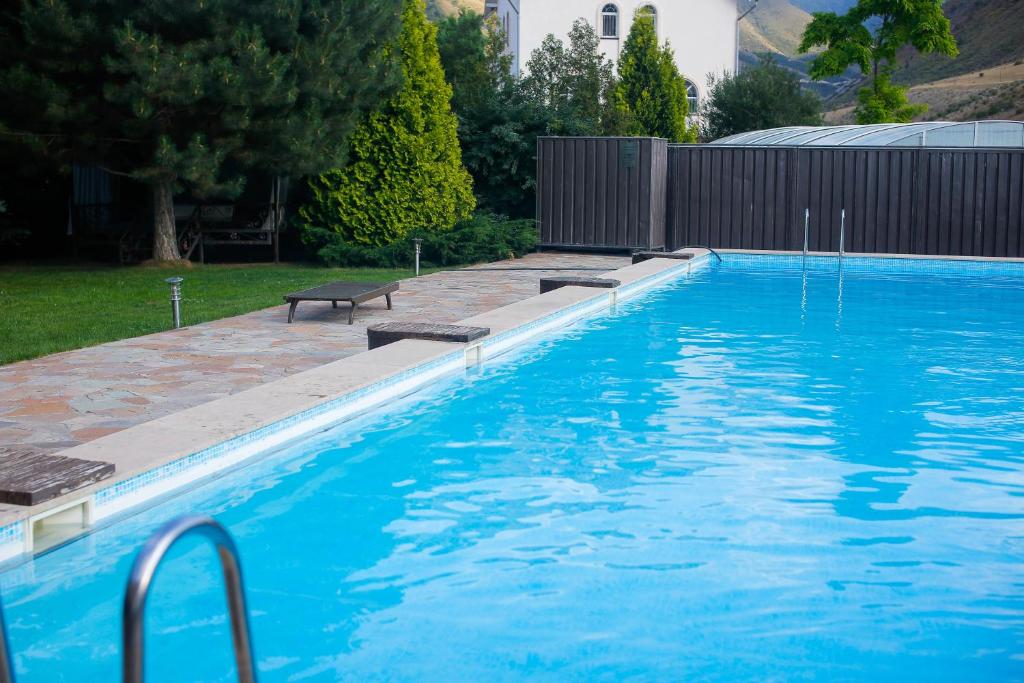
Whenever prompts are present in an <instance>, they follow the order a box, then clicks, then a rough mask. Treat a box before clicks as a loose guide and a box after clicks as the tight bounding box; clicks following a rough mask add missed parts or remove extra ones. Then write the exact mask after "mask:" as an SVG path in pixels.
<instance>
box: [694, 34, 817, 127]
mask: <svg viewBox="0 0 1024 683" xmlns="http://www.w3.org/2000/svg"><path fill="white" fill-rule="evenodd" d="M821 122H822V113H821V98H819V97H818V96H817V95H816V94H814V93H813V92H809V91H804V90H803V89H802V88H801V86H800V77H799V76H798V75H797V74H796V73H794V72H793V71H790V70H789V69H786V68H784V67H782V66H780V65H779V64H778V63H777V62H776V61H775V59H774V58H773V57H772V56H771V55H768V54H765V55H762V56H761V57H760V61H759V63H758V64H757V66H756V67H754V68H752V69H744V70H743V71H741V72H740V73H739V74H737V75H735V76H733V75H727V76H725V77H723V78H714V77H710V78H709V79H708V98H707V99H706V101H705V102H704V106H703V107H702V109H701V137H703V138H704V139H705V140H709V141H710V140H717V139H719V138H724V137H726V136H729V135H735V134H737V133H745V132H747V131H751V130H765V129H768V128H779V127H782V126H818V125H821Z"/></svg>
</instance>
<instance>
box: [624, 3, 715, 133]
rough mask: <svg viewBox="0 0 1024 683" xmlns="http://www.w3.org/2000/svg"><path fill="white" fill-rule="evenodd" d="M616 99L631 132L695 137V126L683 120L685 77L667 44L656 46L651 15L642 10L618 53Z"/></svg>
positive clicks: (684, 112)
mask: <svg viewBox="0 0 1024 683" xmlns="http://www.w3.org/2000/svg"><path fill="white" fill-rule="evenodd" d="M617 100H618V106H619V108H620V109H621V110H622V112H623V116H624V117H625V118H626V126H627V131H628V133H629V134H630V135H650V136H655V137H663V138H668V139H669V140H671V141H673V142H695V141H696V139H697V133H696V129H695V127H694V126H689V125H687V121H686V119H687V116H689V109H690V108H689V104H688V102H687V100H686V80H685V79H684V78H683V77H682V76H681V75H680V73H679V68H678V67H677V66H676V61H675V55H674V53H673V52H672V48H671V47H670V46H669V44H668V43H667V42H666V43H665V45H664V47H659V45H658V34H657V31H656V30H655V26H654V19H653V18H651V17H650V16H649V15H647V14H645V13H643V12H640V13H638V14H637V16H636V17H635V18H634V20H633V26H632V27H631V28H630V31H629V36H628V37H627V38H626V42H625V44H624V45H623V47H622V55H621V56H620V57H619V84H618V89H617Z"/></svg>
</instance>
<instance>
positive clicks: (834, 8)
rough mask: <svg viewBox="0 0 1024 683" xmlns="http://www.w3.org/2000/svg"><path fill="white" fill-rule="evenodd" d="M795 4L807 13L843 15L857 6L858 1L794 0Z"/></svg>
mask: <svg viewBox="0 0 1024 683" xmlns="http://www.w3.org/2000/svg"><path fill="white" fill-rule="evenodd" d="M793 4H794V5H796V6H797V7H799V8H800V9H802V10H804V11H805V12H837V13H840V14H841V13H843V12H845V11H846V10H848V9H850V8H851V7H853V6H854V5H856V4H857V0H793Z"/></svg>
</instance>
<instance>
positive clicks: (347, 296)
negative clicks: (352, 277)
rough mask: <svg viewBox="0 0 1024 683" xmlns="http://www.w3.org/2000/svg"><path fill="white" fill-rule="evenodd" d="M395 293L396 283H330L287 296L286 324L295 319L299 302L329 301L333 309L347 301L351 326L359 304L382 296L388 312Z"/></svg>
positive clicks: (396, 289)
mask: <svg viewBox="0 0 1024 683" xmlns="http://www.w3.org/2000/svg"><path fill="white" fill-rule="evenodd" d="M397 291H398V283H397V282H331V283H330V284H326V285H320V286H319V287H313V288H312V289H304V290H302V291H301V292H294V293H292V294H288V295H287V296H285V298H284V300H285V301H286V302H288V303H289V304H290V306H289V308H288V322H292V320H294V319H295V307H296V306H298V305H299V302H300V301H330V302H331V304H332V305H333V306H334V308H337V307H338V302H339V301H347V302H348V303H349V304H350V305H351V306H352V307H351V308H350V309H349V311H348V324H349V325H351V324H352V320H353V318H354V317H355V314H356V308H358V307H359V304H361V303H365V302H367V301H369V300H370V299H376V298H377V297H379V296H382V297H384V299H385V300H387V302H388V310H389V311H390V310H391V293H392V292H397Z"/></svg>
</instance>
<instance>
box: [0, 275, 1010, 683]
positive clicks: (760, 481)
mask: <svg viewBox="0 0 1024 683" xmlns="http://www.w3.org/2000/svg"><path fill="white" fill-rule="evenodd" d="M815 263H818V264H820V263H823V262H815ZM184 512H202V513H209V514H213V515H215V516H216V517H217V519H219V520H220V521H221V522H223V523H224V524H225V525H227V526H228V527H229V529H230V530H231V531H232V533H233V534H234V535H235V536H236V538H237V540H238V544H239V547H240V549H241V552H242V554H243V561H244V567H245V571H246V579H247V583H248V594H249V600H250V607H251V609H252V611H253V631H254V640H255V647H256V651H257V656H258V660H259V668H260V674H261V678H262V680H263V681H271V682H274V681H332V680H339V679H344V680H359V681H363V680H396V679H398V680H403V679H404V680H443V681H452V680H467V681H469V680H474V681H475V680H517V679H525V678H531V679H540V680H556V679H557V680H674V681H678V680H710V681H734V680H773V679H774V680H796V679H800V678H811V679H827V680H864V681H867V680H871V681H882V680H901V681H903V680H930V681H937V680H962V681H968V680H969V681H985V680H991V681H1006V680H1015V679H1016V680H1020V679H1024V277H1021V276H1020V275H1018V276H1015V277H1012V276H1005V277H1004V276H959V275H941V274H935V273H929V274H918V275H907V274H894V273H882V272H852V270H846V271H844V273H843V274H842V275H840V273H839V272H838V271H837V270H836V268H835V266H834V262H831V264H826V266H825V267H819V268H817V269H812V270H810V271H808V272H805V271H802V270H801V268H800V267H799V261H795V262H790V263H789V264H788V265H786V264H781V265H780V264H778V263H771V262H769V261H765V260H757V259H752V258H742V257H732V258H729V259H728V260H727V262H726V263H725V264H724V265H721V266H714V267H712V268H711V269H709V270H705V271H703V272H700V273H699V274H695V275H694V276H693V277H691V278H690V279H683V280H679V281H677V282H675V283H673V284H671V285H669V286H666V287H663V288H660V289H658V290H657V291H655V292H652V293H650V294H648V295H645V296H644V297H642V298H641V299H639V300H637V301H634V302H630V303H629V304H627V305H625V306H622V307H620V309H619V310H618V311H615V312H614V313H612V314H609V315H606V316H600V317H597V318H595V319H592V320H590V321H588V322H586V323H583V324H579V325H577V326H575V327H573V328H571V329H570V330H567V331H566V332H565V333H564V334H562V335H561V336H560V337H559V338H557V339H549V340H545V341H543V342H540V343H537V344H534V345H532V346H530V347H529V348H527V349H526V350H524V351H519V352H516V353H514V354H511V355H509V356H506V357H504V358H503V359H502V360H501V362H497V363H492V364H489V365H488V366H487V367H485V368H483V369H482V370H479V371H476V372H473V373H471V374H469V375H467V376H464V377H455V378H451V379H449V380H446V381H443V382H440V383H439V384H438V385H436V386H434V387H432V388H431V389H430V390H428V391H425V392H421V393H420V394H419V395H418V396H416V397H415V400H412V399H407V400H405V401H403V402H402V403H401V404H400V405H398V406H395V407H392V408H389V409H387V410H384V411H378V412H375V413H373V414H370V415H367V416H364V417H362V418H360V419H359V420H358V421H357V422H355V423H349V424H346V425H343V426H341V427H338V428H336V429H334V430H332V431H329V432H325V433H322V434H321V435H319V436H317V437H316V438H314V439H311V440H309V441H308V442H307V443H304V444H302V445H301V446H298V447H292V448H289V449H288V450H287V451H284V452H282V453H280V454H277V455H274V456H273V457H270V458H267V459H264V460H262V461H260V462H258V463H256V464H254V465H252V466H249V467H247V468H245V469H242V470H238V471H236V472H234V473H232V474H230V475H228V476H226V477H224V478H222V479H220V480H218V481H216V482H213V483H211V484H208V485H206V486H202V487H198V488H196V489H195V490H194V491H192V492H191V493H189V494H187V495H185V496H182V497H179V498H177V499H175V500H174V501H172V502H168V503H164V504H161V505H159V506H157V507H154V508H152V509H150V510H148V511H146V512H144V513H142V514H139V515H136V516H134V517H130V518H127V519H125V520H123V521H121V522H119V523H117V524H116V525H113V526H111V527H109V528H106V529H103V530H100V531H98V532H97V533H94V534H92V535H90V536H88V537H86V538H84V539H82V540H80V541H78V542H75V543H73V544H70V545H68V546H66V547H63V548H61V549H59V550H56V551H54V552H52V553H49V554H47V555H45V556H42V557H40V558H37V559H36V560H35V561H33V562H31V563H28V564H25V565H22V566H20V567H16V568H14V569H12V570H10V571H8V572H6V573H5V574H4V575H3V577H2V586H3V595H4V601H5V607H6V610H7V617H8V622H9V630H10V637H11V641H12V648H13V650H14V651H15V652H16V653H17V666H18V672H19V674H20V675H21V680H22V681H29V682H32V681H90V682H95V681H115V680H118V675H119V669H118V663H119V656H120V654H119V645H118V638H119V628H120V601H121V597H122V594H123V589H124V582H125V578H126V575H127V571H128V567H129V565H130V563H131V560H132V558H133V556H134V553H135V551H136V550H137V548H138V546H139V544H140V543H141V542H142V541H143V539H144V538H145V536H146V535H147V534H148V533H149V532H151V531H152V530H153V528H155V526H156V525H158V524H159V523H160V522H162V521H164V520H166V519H168V518H169V517H171V516H173V515H176V514H180V513H184ZM148 624H149V627H148V634H149V642H148V674H149V679H148V680H151V681H230V680H233V672H232V666H231V657H230V650H229V646H228V644H229V639H230V636H229V632H228V627H227V623H226V618H225V605H224V599H223V597H222V594H221V587H220V584H219V580H218V579H217V572H216V569H215V565H214V562H213V559H212V553H211V552H210V551H209V549H207V548H206V547H203V546H200V545H197V544H193V545H188V546H186V547H183V548H182V549H181V550H180V551H179V552H176V553H175V555H174V558H173V560H172V561H171V562H169V563H168V565H167V566H166V567H165V568H164V569H163V570H162V571H161V574H160V575H159V577H158V581H157V587H156V589H155V590H154V593H153V595H152V598H151V611H150V613H149V622H148Z"/></svg>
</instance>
